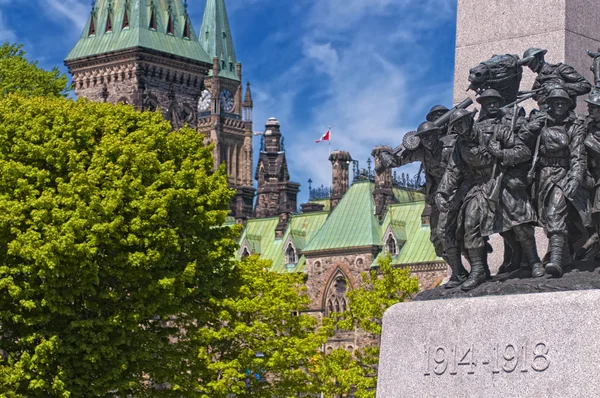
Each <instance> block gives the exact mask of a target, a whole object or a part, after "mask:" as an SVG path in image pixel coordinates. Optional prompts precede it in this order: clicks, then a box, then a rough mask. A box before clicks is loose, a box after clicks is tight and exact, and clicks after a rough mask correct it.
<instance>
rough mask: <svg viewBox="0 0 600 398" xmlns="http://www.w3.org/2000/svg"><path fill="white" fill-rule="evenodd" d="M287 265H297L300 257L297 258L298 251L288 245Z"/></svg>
mask: <svg viewBox="0 0 600 398" xmlns="http://www.w3.org/2000/svg"><path fill="white" fill-rule="evenodd" d="M285 263H286V264H296V263H298V257H297V256H296V250H295V249H294V246H292V245H291V244H289V245H288V247H287V249H286V251H285Z"/></svg>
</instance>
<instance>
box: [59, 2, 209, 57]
mask: <svg viewBox="0 0 600 398" xmlns="http://www.w3.org/2000/svg"><path fill="white" fill-rule="evenodd" d="M137 47H143V48H146V49H150V50H155V51H160V52H163V53H167V54H171V55H176V56H179V57H183V58H188V59H191V60H194V61H200V62H204V63H208V64H212V60H211V59H210V57H209V56H208V55H207V54H206V52H205V51H204V49H203V48H202V46H201V45H200V43H199V42H198V37H197V36H196V33H195V32H194V28H193V27H192V24H191V21H190V20H189V17H188V14H187V10H186V6H185V5H184V3H183V1H182V0H98V1H97V2H96V3H95V5H94V7H93V10H92V12H91V13H90V16H89V18H88V21H87V23H86V24H85V27H84V29H83V33H82V34H81V37H80V39H79V41H78V42H77V44H76V45H75V47H74V48H73V49H72V50H71V52H70V53H69V55H68V56H67V58H66V59H65V61H72V60H76V59H81V58H87V57H91V56H94V55H101V54H105V53H110V52H114V51H120V50H127V49H131V48H137Z"/></svg>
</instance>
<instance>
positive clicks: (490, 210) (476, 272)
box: [436, 110, 541, 291]
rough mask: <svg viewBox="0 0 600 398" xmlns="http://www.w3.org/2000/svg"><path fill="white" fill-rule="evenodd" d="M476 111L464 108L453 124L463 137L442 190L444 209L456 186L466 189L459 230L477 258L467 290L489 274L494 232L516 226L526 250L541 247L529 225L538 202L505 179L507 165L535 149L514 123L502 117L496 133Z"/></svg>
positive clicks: (458, 189) (469, 253)
mask: <svg viewBox="0 0 600 398" xmlns="http://www.w3.org/2000/svg"><path fill="white" fill-rule="evenodd" d="M473 116H474V114H473V112H469V111H466V110H458V111H456V112H455V113H454V116H453V117H452V120H451V122H450V126H449V130H450V132H454V133H456V134H457V135H458V138H457V141H456V145H455V146H454V150H453V152H452V157H451V158H450V161H449V163H448V167H447V168H446V171H445V173H444V176H443V177H442V181H441V182H440V185H439V187H438V191H437V193H436V204H437V206H438V208H439V209H440V211H441V212H445V211H448V210H449V208H450V204H449V202H448V199H449V198H450V197H451V196H452V195H453V194H454V193H455V192H460V194H461V195H462V198H461V203H462V205H461V207H460V209H459V214H458V230H457V236H458V239H459V240H460V241H461V243H462V245H463V246H464V249H465V250H466V252H467V258H468V259H469V262H470V264H471V274H470V275H469V278H468V279H467V281H466V282H465V283H463V284H462V285H461V289H462V290H465V291H469V290H472V289H474V288H476V287H477V286H479V285H480V284H482V283H483V282H484V281H485V280H486V278H487V276H488V275H489V267H488V264H487V247H486V246H487V240H488V239H489V238H488V237H489V236H490V235H492V234H495V233H502V232H506V231H509V230H511V229H512V230H514V231H515V234H516V235H517V237H518V239H519V240H520V241H521V244H522V246H523V250H524V253H527V254H528V255H532V256H533V253H534V252H535V251H536V249H535V240H533V239H531V237H530V234H529V233H528V231H526V229H528V228H533V227H532V226H531V223H532V221H533V220H535V218H533V219H532V215H534V209H533V206H532V204H531V202H530V201H529V198H528V197H527V195H523V191H522V190H518V191H516V192H515V191H514V190H512V189H511V188H510V187H509V186H508V185H507V184H506V182H505V181H504V179H503V176H504V173H505V171H506V170H507V169H509V168H510V167H513V166H514V165H517V164H519V163H523V162H526V161H528V160H529V159H530V157H531V151H530V150H529V148H528V147H527V146H526V145H525V144H524V143H523V142H522V141H521V140H520V139H519V138H518V136H517V135H516V134H514V133H513V132H512V131H511V129H510V128H509V127H507V126H505V125H503V124H501V123H498V124H497V125H496V126H497V127H496V128H495V129H494V131H493V133H492V134H491V136H490V134H488V132H487V131H486V130H485V129H482V128H478V127H477V126H476V125H475V123H474V120H473ZM526 226H528V227H527V228H526ZM442 228H443V227H442ZM438 231H440V229H439V228H438ZM442 232H443V231H442ZM530 263H531V264H534V267H541V263H540V262H539V259H538V260H537V261H536V259H535V258H532V259H530Z"/></svg>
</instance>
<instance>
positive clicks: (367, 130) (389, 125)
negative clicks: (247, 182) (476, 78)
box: [0, 0, 456, 203]
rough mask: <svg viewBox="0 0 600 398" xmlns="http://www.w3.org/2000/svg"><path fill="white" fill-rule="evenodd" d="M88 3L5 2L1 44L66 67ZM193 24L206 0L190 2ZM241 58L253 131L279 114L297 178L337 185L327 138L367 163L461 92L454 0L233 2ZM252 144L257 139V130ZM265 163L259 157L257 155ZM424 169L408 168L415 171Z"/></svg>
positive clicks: (0, 3)
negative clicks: (456, 75)
mask: <svg viewBox="0 0 600 398" xmlns="http://www.w3.org/2000/svg"><path fill="white" fill-rule="evenodd" d="M90 3H91V1H90V0H0V42H4V41H11V42H18V43H22V44H24V45H25V48H24V49H25V51H26V52H27V53H28V56H29V58H30V59H34V60H39V63H40V65H41V66H42V67H45V68H50V67H52V66H58V67H60V68H61V69H62V70H64V71H66V69H65V68H64V66H63V62H62V60H63V59H64V57H65V56H66V55H67V53H68V52H69V50H70V49H71V48H72V47H73V45H74V44H75V42H76V41H77V39H78V37H79V35H80V34H81V31H82V29H83V25H84V24H85V22H86V18H87V16H88V14H89V11H90V8H91V4H90ZM188 3H189V12H190V16H191V17H192V21H193V22H194V27H195V29H196V31H198V29H199V28H200V24H201V21H202V13H203V11H204V4H205V0H189V1H188ZM227 7H228V12H229V18H230V22H231V28H232V34H233V39H234V42H235V47H236V52H237V57H238V60H239V61H240V62H242V64H243V68H244V80H249V81H250V82H251V83H252V93H253V96H254V106H255V109H254V123H255V128H254V130H255V131H262V130H263V127H264V123H265V122H266V120H267V119H268V118H269V117H272V116H274V117H277V119H278V120H279V121H280V123H281V128H282V132H283V134H284V136H285V144H286V152H287V158H288V162H289V166H290V173H291V176H292V180H294V181H297V182H299V183H301V184H302V187H301V193H300V197H299V203H302V202H305V201H306V200H307V199H308V186H307V180H308V179H309V178H312V180H313V181H314V185H320V184H328V181H329V177H330V173H331V171H330V170H331V167H330V164H329V162H328V160H327V157H328V147H327V144H326V143H321V144H315V140H316V139H318V138H319V137H320V136H321V135H322V134H323V133H325V132H326V131H327V128H328V126H331V127H332V144H331V148H332V149H342V150H347V151H349V152H350V153H351V155H352V157H353V158H354V159H356V160H359V161H360V163H361V167H365V166H366V163H365V162H366V160H367V158H368V157H369V154H370V152H371V149H372V148H373V147H374V146H376V145H382V144H383V145H390V146H396V145H398V144H399V143H400V141H401V137H402V135H403V134H404V133H405V132H406V131H409V130H414V129H416V127H417V126H418V124H419V123H420V122H422V121H423V120H424V116H425V114H426V113H427V111H428V109H429V108H430V107H431V106H433V105H435V104H438V103H442V104H444V105H447V106H449V105H450V103H451V101H452V78H453V68H454V42H455V21H456V0H227ZM255 140H256V141H255V143H254V144H255V152H257V150H258V148H259V145H260V141H259V139H258V138H256V139H255ZM255 164H256V163H255ZM417 169H418V167H416V166H412V167H411V166H408V168H407V169H404V170H402V171H406V172H410V173H411V174H413V173H415V172H416V170H417Z"/></svg>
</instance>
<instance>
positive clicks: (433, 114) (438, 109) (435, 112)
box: [425, 105, 450, 134]
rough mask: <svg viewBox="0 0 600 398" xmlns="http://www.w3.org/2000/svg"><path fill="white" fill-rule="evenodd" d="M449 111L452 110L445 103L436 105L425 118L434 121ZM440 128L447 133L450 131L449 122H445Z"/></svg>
mask: <svg viewBox="0 0 600 398" xmlns="http://www.w3.org/2000/svg"><path fill="white" fill-rule="evenodd" d="M448 112H450V109H448V108H446V107H445V106H444V105H435V106H433V107H432V108H431V109H430V110H429V113H428V114H427V116H425V120H427V121H428V122H432V123H433V122H435V121H436V120H439V119H441V117H442V116H444V115H445V114H447V113H448ZM439 128H440V130H441V131H442V133H443V134H446V133H447V132H448V131H447V130H448V123H447V122H446V123H443V124H442V125H441V126H439Z"/></svg>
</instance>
